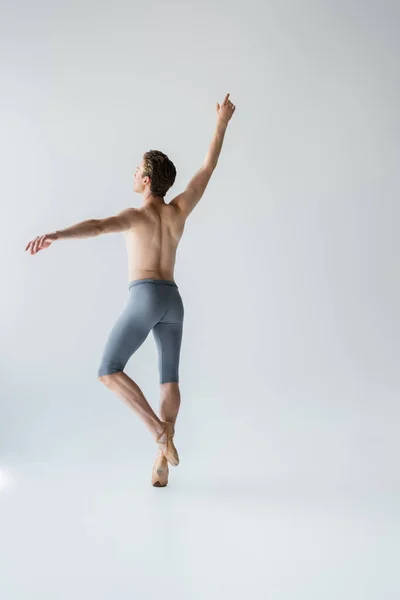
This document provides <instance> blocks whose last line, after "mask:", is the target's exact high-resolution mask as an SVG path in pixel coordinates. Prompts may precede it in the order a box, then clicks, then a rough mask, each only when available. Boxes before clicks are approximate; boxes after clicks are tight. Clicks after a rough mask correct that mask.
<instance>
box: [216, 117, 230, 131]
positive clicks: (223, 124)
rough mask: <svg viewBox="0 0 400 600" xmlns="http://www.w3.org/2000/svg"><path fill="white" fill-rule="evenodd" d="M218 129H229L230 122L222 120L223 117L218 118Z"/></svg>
mask: <svg viewBox="0 0 400 600" xmlns="http://www.w3.org/2000/svg"><path fill="white" fill-rule="evenodd" d="M217 127H222V128H224V129H226V128H227V127H228V121H225V120H224V119H222V117H218V119H217Z"/></svg>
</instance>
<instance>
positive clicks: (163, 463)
mask: <svg viewBox="0 0 400 600" xmlns="http://www.w3.org/2000/svg"><path fill="white" fill-rule="evenodd" d="M151 484H152V485H153V486H154V487H165V486H166V485H167V484H168V461H167V459H166V458H165V456H164V454H163V453H162V452H161V451H160V454H159V455H158V456H157V458H156V462H155V463H154V466H153V472H152V474H151Z"/></svg>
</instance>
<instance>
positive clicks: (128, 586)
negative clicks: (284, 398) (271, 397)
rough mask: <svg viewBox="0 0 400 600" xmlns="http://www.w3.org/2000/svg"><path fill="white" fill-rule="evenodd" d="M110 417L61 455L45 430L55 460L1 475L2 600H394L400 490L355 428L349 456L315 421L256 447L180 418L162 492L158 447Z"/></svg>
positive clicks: (23, 464) (131, 423)
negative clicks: (155, 476) (173, 461)
mask: <svg viewBox="0 0 400 600" xmlns="http://www.w3.org/2000/svg"><path fill="white" fill-rule="evenodd" d="M126 410H128V409H126ZM183 412H185V411H183ZM128 414H129V412H128ZM120 415H121V416H120V418H118V419H116V420H111V421H110V420H108V422H105V421H102V420H101V418H100V417H99V418H98V419H97V420H94V421H93V423H92V426H91V427H88V426H87V424H86V425H85V424H82V425H81V426H79V424H76V427H75V429H73V428H72V427H71V429H70V430H69V431H70V433H69V436H70V437H69V438H68V435H65V431H64V436H63V440H62V443H58V444H57V442H56V434H55V433H54V432H53V433H52V434H49V433H47V434H46V432H45V431H44V430H39V431H37V432H36V435H37V436H38V437H39V436H43V443H44V444H45V443H47V442H48V441H49V440H50V439H51V440H52V442H53V444H52V448H53V451H52V456H48V455H47V456H46V455H45V453H44V451H43V452H42V454H40V453H38V452H37V451H36V452H35V455H34V456H33V457H32V459H31V460H29V459H28V458H26V459H25V460H24V461H21V460H20V459H19V460H16V458H15V457H14V458H13V457H12V456H9V457H8V458H4V459H3V461H2V464H3V468H2V470H1V473H2V475H1V477H0V485H1V487H2V491H1V494H0V510H1V512H0V525H1V543H0V549H1V555H0V574H1V579H0V581H1V584H0V586H1V590H2V594H1V597H2V598H4V599H5V600H36V599H38V600H39V599H40V600H50V599H52V600H53V599H54V598H57V600H64V599H65V600H66V599H68V600H69V599H70V598H74V599H75V600H83V599H87V598H97V599H99V600H111V599H114V598H118V599H119V600H125V599H126V600H128V599H129V600H131V599H132V598H138V599H139V598H140V599H141V600H147V599H153V598H163V599H165V600H166V599H169V598H174V599H175V600H181V599H182V600H187V599H190V600H191V599H193V600H197V599H204V598H212V599H214V598H230V599H236V598H237V599H241V598H248V597H251V598H269V599H273V600H289V599H290V600H292V599H293V600H298V599H303V598H304V599H307V600H314V599H315V600H317V599H318V600H320V599H321V598H323V599H324V600H331V599H332V600H337V599H338V598H341V599H349V600H350V599H351V600H383V599H384V600H397V599H398V598H399V596H400V585H399V580H398V575H397V574H396V567H397V558H396V556H398V547H399V543H398V542H399V503H398V500H399V488H398V487H396V480H395V476H394V475H395V474H394V473H393V477H391V475H390V469H387V470H386V471H385V475H383V474H382V473H383V471H380V469H379V463H380V460H381V459H382V458H383V455H384V452H383V446H384V441H383V440H381V442H382V443H380V444H378V443H377V442H378V439H377V436H376V433H375V438H374V436H373V435H372V431H371V430H370V431H368V430H367V429H365V418H364V421H363V423H364V434H363V435H362V436H359V437H358V443H359V444H360V446H359V450H360V451H359V452H357V450H356V444H355V445H354V448H353V450H352V451H351V452H349V447H348V440H349V439H350V436H349V437H348V438H346V439H347V443H346V440H345V438H344V437H343V436H342V443H341V445H340V444H339V443H338V442H339V438H338V437H337V436H336V440H334V436H332V430H331V429H330V428H329V427H328V425H327V424H326V423H325V424H323V422H322V421H321V423H319V424H317V423H314V425H313V424H312V423H311V422H310V423H309V428H308V429H303V430H301V429H299V431H298V432H297V434H296V433H294V429H293V427H292V425H293V424H294V422H295V418H293V421H290V420H287V423H286V429H282V430H280V427H281V425H282V422H283V421H282V419H281V418H280V416H279V414H278V413H276V414H275V423H274V424H271V423H270V424H267V423H266V426H265V429H264V431H265V436H266V437H265V441H263V439H262V437H253V438H252V436H249V435H248V434H249V431H250V428H251V426H252V422H251V420H249V418H247V419H244V420H243V422H242V423H241V424H238V423H236V424H235V423H233V422H232V423H231V426H230V427H229V428H227V429H226V431H225V435H224V436H222V435H221V432H219V430H218V424H217V423H214V422H211V421H208V422H207V421H203V422H202V423H199V422H197V425H196V421H195V420H194V419H193V420H192V418H191V416H190V411H187V414H186V417H187V418H186V423H185V426H186V428H187V429H186V431H183V430H181V431H180V432H179V431H178V432H177V435H176V443H177V446H178V449H179V451H180V454H181V464H180V465H179V466H178V467H177V468H171V470H170V484H169V486H168V487H167V488H164V489H156V488H153V487H152V486H151V485H150V475H151V466H152V462H153V458H154V457H155V455H156V449H155V447H154V445H153V441H152V439H151V437H150V436H149V435H148V433H147V431H146V430H145V429H144V428H143V427H142V425H141V424H139V423H138V422H136V421H135V419H134V417H133V420H132V419H129V418H126V415H124V413H123V410H122V409H121V413H120ZM281 416H282V415H281ZM182 420H183V419H182ZM361 420H362V418H361ZM182 429H183V428H182ZM388 429H389V430H390V428H388ZM130 432H132V435H130ZM254 432H256V429H254ZM375 432H376V429H375ZM354 434H355V431H353V439H355V438H354ZM49 436H50V437H49ZM51 436H53V437H51ZM368 438H369V440H370V442H374V443H375V444H376V449H374V448H373V447H372V444H369V445H368V446H364V447H363V446H362V443H363V441H364V442H365V441H366V440H367V439H368ZM178 441H179V444H178ZM335 444H336V446H335ZM44 447H45V445H43V448H44ZM388 449H389V447H388V446H387V445H386V450H388ZM343 457H346V458H345V460H344V461H343V460H342V459H343ZM387 458H388V460H389V462H390V460H393V457H392V459H390V457H389V456H387ZM380 473H381V474H380Z"/></svg>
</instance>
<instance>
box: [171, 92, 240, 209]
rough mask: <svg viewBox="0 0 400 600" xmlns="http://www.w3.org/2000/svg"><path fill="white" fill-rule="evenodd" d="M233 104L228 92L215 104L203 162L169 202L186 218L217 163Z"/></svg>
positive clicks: (232, 111) (233, 107)
mask: <svg viewBox="0 0 400 600" xmlns="http://www.w3.org/2000/svg"><path fill="white" fill-rule="evenodd" d="M235 108H236V107H235V106H234V105H233V104H232V102H230V100H229V94H227V95H226V96H225V99H224V101H223V103H222V105H221V106H220V105H219V104H217V114H218V119H217V127H216V129H215V133H214V135H213V138H212V140H211V144H210V147H209V149H208V152H207V155H206V158H205V160H204V163H203V164H202V166H201V167H200V169H199V170H198V171H197V173H196V174H195V175H194V177H192V179H191V180H190V182H189V183H188V185H187V187H186V189H185V191H184V192H182V193H181V194H179V195H178V196H176V197H175V198H174V199H173V200H172V201H171V202H170V204H172V205H173V206H177V207H178V208H179V209H180V210H181V212H182V214H183V215H184V216H185V218H187V217H188V216H189V214H190V213H191V212H192V210H193V209H194V207H195V206H196V205H197V203H198V202H199V200H200V198H201V197H202V196H203V194H204V191H205V189H206V187H207V185H208V182H209V181H210V179H211V175H212V174H213V172H214V169H215V167H216V166H217V163H218V158H219V155H220V153H221V149H222V144H223V141H224V137H225V133H226V128H227V127H228V122H229V121H230V119H231V117H232V115H233V113H234V112H235Z"/></svg>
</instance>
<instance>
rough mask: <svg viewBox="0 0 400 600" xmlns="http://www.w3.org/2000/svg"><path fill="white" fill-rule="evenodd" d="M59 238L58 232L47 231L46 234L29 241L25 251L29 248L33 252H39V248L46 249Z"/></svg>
mask: <svg viewBox="0 0 400 600" xmlns="http://www.w3.org/2000/svg"><path fill="white" fill-rule="evenodd" d="M57 239H58V236H57V234H56V233H46V234H45V235H40V236H38V237H36V238H35V239H34V240H32V241H31V242H29V244H28V245H27V247H26V248H25V251H26V250H29V251H30V253H31V254H37V253H38V252H39V250H44V249H45V248H48V247H49V246H51V244H52V243H53V242H55V241H56V240H57Z"/></svg>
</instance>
